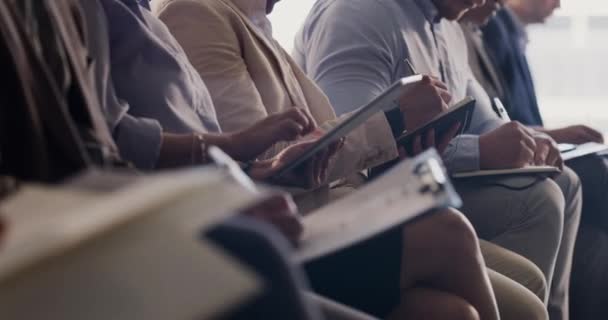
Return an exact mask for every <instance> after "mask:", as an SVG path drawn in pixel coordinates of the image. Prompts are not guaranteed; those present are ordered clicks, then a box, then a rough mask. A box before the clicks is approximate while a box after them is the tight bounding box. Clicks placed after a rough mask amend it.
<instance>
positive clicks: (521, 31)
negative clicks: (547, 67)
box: [505, 6, 530, 51]
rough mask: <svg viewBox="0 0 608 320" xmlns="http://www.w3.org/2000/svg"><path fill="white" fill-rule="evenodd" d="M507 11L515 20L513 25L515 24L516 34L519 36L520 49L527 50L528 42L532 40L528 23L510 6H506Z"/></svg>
mask: <svg viewBox="0 0 608 320" xmlns="http://www.w3.org/2000/svg"><path fill="white" fill-rule="evenodd" d="M505 11H506V12H507V15H508V16H509V17H510V18H511V20H513V25H514V26H515V32H516V36H517V38H518V40H519V41H518V42H519V45H520V49H521V50H522V51H525V50H526V48H527V47H528V43H529V42H530V38H529V37H528V30H527V29H526V25H525V24H524V23H523V22H522V21H521V19H520V18H519V17H518V16H517V14H515V12H513V10H511V9H510V8H509V7H506V6H505Z"/></svg>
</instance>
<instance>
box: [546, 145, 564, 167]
mask: <svg viewBox="0 0 608 320" xmlns="http://www.w3.org/2000/svg"><path fill="white" fill-rule="evenodd" d="M562 162H563V161H562V156H561V154H560V153H559V150H555V149H553V148H552V149H551V150H550V151H549V154H548V155H547V160H546V163H547V165H549V166H555V167H558V168H559V167H560V163H562Z"/></svg>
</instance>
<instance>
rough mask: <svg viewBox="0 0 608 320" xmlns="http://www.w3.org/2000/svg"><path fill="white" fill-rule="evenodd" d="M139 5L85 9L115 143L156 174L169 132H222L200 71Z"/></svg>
mask: <svg viewBox="0 0 608 320" xmlns="http://www.w3.org/2000/svg"><path fill="white" fill-rule="evenodd" d="M140 2H141V0H99V2H98V1H93V0H87V1H83V5H84V8H85V14H86V15H87V21H88V27H89V29H90V31H93V32H89V36H93V37H97V38H98V39H97V41H96V42H94V43H93V44H92V46H93V48H92V49H93V51H92V53H93V54H94V55H95V56H94V57H92V58H93V59H94V60H95V61H94V62H95V63H94V65H95V67H96V69H98V70H97V71H96V78H97V81H96V86H97V91H98V92H99V93H100V95H101V99H102V100H103V101H102V105H103V107H104V111H105V114H106V118H107V121H108V124H109V126H110V128H111V129H112V132H113V135H114V139H115V140H116V143H117V145H118V148H119V150H120V152H121V155H122V157H123V158H124V159H125V160H128V161H132V162H133V163H134V164H135V165H136V166H137V167H138V168H140V169H153V168H154V167H155V166H156V163H157V160H158V156H159V154H160V147H161V143H162V133H163V132H165V133H177V134H190V133H197V132H198V133H204V132H219V125H218V123H217V118H216V114H215V109H214V107H213V103H212V101H211V96H210V94H209V92H208V91H207V87H206V86H205V84H204V83H203V81H202V79H201V78H200V76H199V75H198V72H196V70H195V69H194V67H193V66H192V65H191V64H190V62H189V61H188V58H187V56H186V54H185V53H184V51H183V50H182V48H181V47H180V46H179V45H178V44H177V41H176V40H175V39H174V38H173V36H171V34H170V33H169V31H168V29H167V28H166V27H165V25H164V24H163V23H162V22H161V21H160V20H158V19H157V18H156V17H154V16H153V15H152V14H151V13H150V12H149V11H148V10H147V9H145V8H144V7H141V6H140ZM99 5H101V7H98V6H99ZM96 7H97V9H95V8H96ZM104 14H105V19H103V18H104ZM104 28H105V29H104ZM102 29H104V30H103V31H102ZM108 41H109V42H108ZM108 44H109V47H108ZM108 62H109V65H108Z"/></svg>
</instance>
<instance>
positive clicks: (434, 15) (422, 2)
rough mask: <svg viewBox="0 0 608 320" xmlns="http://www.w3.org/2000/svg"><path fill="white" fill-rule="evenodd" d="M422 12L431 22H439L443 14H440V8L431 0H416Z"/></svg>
mask: <svg viewBox="0 0 608 320" xmlns="http://www.w3.org/2000/svg"><path fill="white" fill-rule="evenodd" d="M414 2H415V3H416V5H417V6H418V8H420V11H422V14H424V17H425V18H426V20H428V21H429V22H430V23H438V22H439V21H441V15H439V10H438V9H437V7H436V6H435V4H434V3H433V1H431V0H414Z"/></svg>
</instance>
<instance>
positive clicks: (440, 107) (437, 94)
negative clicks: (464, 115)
mask: <svg viewBox="0 0 608 320" xmlns="http://www.w3.org/2000/svg"><path fill="white" fill-rule="evenodd" d="M451 100H452V96H451V95H450V93H449V92H448V88H447V86H446V85H445V84H444V83H443V82H441V81H439V80H438V79H436V78H434V77H431V76H424V77H423V78H422V81H421V82H419V83H418V84H416V85H415V87H414V88H413V89H412V90H409V91H408V92H406V94H404V95H403V96H401V98H400V99H399V104H400V109H401V112H402V113H403V115H404V121H405V129H406V130H407V131H412V130H416V129H417V128H419V127H420V126H422V125H424V124H425V123H427V122H428V121H429V120H431V119H433V118H434V117H435V116H436V115H438V114H440V113H441V112H443V111H445V110H447V109H448V108H449V103H450V101H451Z"/></svg>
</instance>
